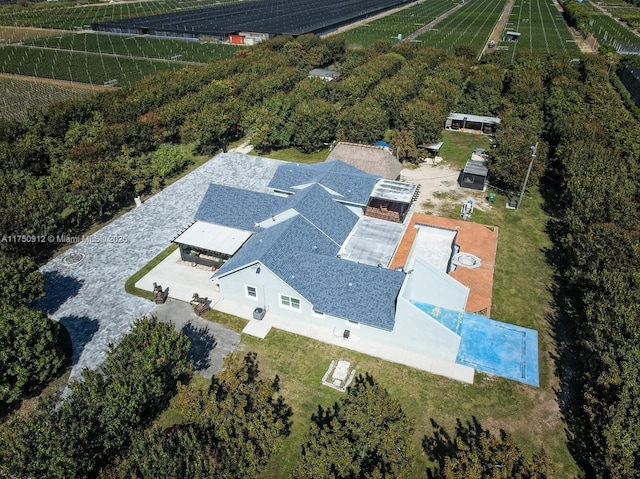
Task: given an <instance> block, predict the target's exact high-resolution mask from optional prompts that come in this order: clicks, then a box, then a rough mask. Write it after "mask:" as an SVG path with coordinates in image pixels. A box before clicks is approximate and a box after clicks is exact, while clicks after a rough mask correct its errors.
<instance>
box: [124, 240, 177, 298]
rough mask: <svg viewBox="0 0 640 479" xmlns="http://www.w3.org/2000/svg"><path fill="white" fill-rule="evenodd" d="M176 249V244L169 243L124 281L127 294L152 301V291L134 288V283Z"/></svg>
mask: <svg viewBox="0 0 640 479" xmlns="http://www.w3.org/2000/svg"><path fill="white" fill-rule="evenodd" d="M177 249H178V245H177V244H175V243H171V244H170V245H169V246H167V247H166V248H165V249H164V250H163V251H162V252H161V253H160V254H159V255H158V256H156V257H155V258H153V259H152V260H151V261H149V262H148V263H147V264H146V265H144V267H143V268H142V269H141V270H140V271H138V272H136V273H135V274H134V275H133V276H131V277H130V278H129V279H128V280H127V281H126V282H125V283H124V290H125V291H126V292H127V293H129V294H134V295H136V296H140V297H141V298H144V299H148V300H150V301H153V300H154V295H153V292H152V291H151V290H149V291H147V290H143V289H139V288H136V283H137V282H138V281H140V280H141V279H142V278H144V276H145V275H146V274H147V273H148V272H149V271H151V270H152V269H153V268H155V267H156V266H158V265H159V264H160V263H162V261H164V260H165V259H166V258H167V256H169V255H170V254H171V253H173V252H174V251H175V250H177Z"/></svg>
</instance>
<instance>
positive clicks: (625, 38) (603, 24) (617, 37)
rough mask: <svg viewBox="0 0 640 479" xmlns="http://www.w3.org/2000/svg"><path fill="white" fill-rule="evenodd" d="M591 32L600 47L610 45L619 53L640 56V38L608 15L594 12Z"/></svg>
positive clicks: (591, 17)
mask: <svg viewBox="0 0 640 479" xmlns="http://www.w3.org/2000/svg"><path fill="white" fill-rule="evenodd" d="M589 30H590V31H591V33H593V36H594V37H596V38H597V39H598V42H599V43H600V45H610V46H612V47H614V48H615V49H616V51H618V52H619V53H630V54H635V55H638V54H640V37H638V36H637V35H635V34H634V33H633V32H631V31H629V29H628V28H626V27H625V26H624V25H621V24H620V23H618V22H617V21H615V20H614V19H613V18H611V17H609V16H608V15H604V14H603V13H600V12H598V11H593V12H592V13H591V15H590V19H589Z"/></svg>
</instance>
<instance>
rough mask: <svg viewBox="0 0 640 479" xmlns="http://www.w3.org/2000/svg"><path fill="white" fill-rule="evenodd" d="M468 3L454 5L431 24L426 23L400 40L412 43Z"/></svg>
mask: <svg viewBox="0 0 640 479" xmlns="http://www.w3.org/2000/svg"><path fill="white" fill-rule="evenodd" d="M467 3H468V2H463V3H460V4H459V5H456V6H455V7H453V8H452V9H451V10H447V11H446V12H444V13H443V14H442V15H440V16H439V17H437V18H436V19H435V20H433V21H432V22H429V23H427V24H426V25H425V26H423V27H420V28H418V29H417V30H416V31H415V32H413V33H411V34H409V35H407V36H406V37H405V39H404V40H402V41H403V42H412V41H414V40H415V39H416V38H418V37H419V36H420V35H422V34H423V33H424V32H428V31H429V30H431V29H432V28H433V27H435V26H436V25H437V24H438V23H440V22H441V21H442V20H444V19H445V18H447V17H448V16H449V15H451V14H452V13H453V12H455V11H456V10H460V9H461V8H462V7H464V6H465V5H466V4H467Z"/></svg>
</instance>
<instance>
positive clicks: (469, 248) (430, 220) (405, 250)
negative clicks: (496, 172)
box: [390, 213, 498, 316]
mask: <svg viewBox="0 0 640 479" xmlns="http://www.w3.org/2000/svg"><path fill="white" fill-rule="evenodd" d="M416 224H421V225H429V226H436V227H439V228H447V229H450V230H455V231H457V232H458V235H457V237H456V244H457V245H458V246H460V252H462V253H471V254H473V255H475V256H477V257H478V258H480V259H481V260H482V264H481V265H480V266H479V267H477V268H473V269H469V268H464V267H461V266H459V267H457V268H456V270H455V271H452V272H451V273H449V275H450V276H451V277H452V278H454V279H455V280H457V281H459V282H460V283H462V284H463V285H465V286H467V287H468V288H469V289H470V291H469V299H468V300H467V306H466V308H465V309H466V311H468V312H471V313H478V312H482V314H483V315H485V316H490V315H491V298H492V295H493V271H494V267H495V262H496V251H497V248H498V227H497V226H487V225H481V224H478V223H473V222H471V221H461V220H453V219H450V218H443V217H441V216H431V215H426V214H424V213H414V214H413V216H412V217H411V220H410V222H409V226H408V227H407V229H406V231H405V234H404V236H403V237H402V240H401V241H400V245H399V246H398V249H397V250H396V254H395V256H394V257H393V259H392V260H391V265H390V269H395V268H400V267H402V266H404V264H405V263H406V261H407V258H408V257H409V252H410V251H411V246H412V245H413V241H414V240H415V238H416V234H417V232H418V230H417V229H416V228H415V225H416Z"/></svg>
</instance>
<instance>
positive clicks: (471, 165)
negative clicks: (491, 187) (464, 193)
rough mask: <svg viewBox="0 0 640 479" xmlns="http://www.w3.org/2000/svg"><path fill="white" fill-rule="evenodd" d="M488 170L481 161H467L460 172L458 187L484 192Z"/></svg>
mask: <svg viewBox="0 0 640 479" xmlns="http://www.w3.org/2000/svg"><path fill="white" fill-rule="evenodd" d="M488 174H489V169H488V168H487V165H485V164H484V162H483V161H477V160H469V161H467V164H466V165H465V167H464V170H463V171H462V178H461V181H460V186H462V187H463V188H470V189H472V190H479V191H484V190H485V189H486V187H487V175H488Z"/></svg>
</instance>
